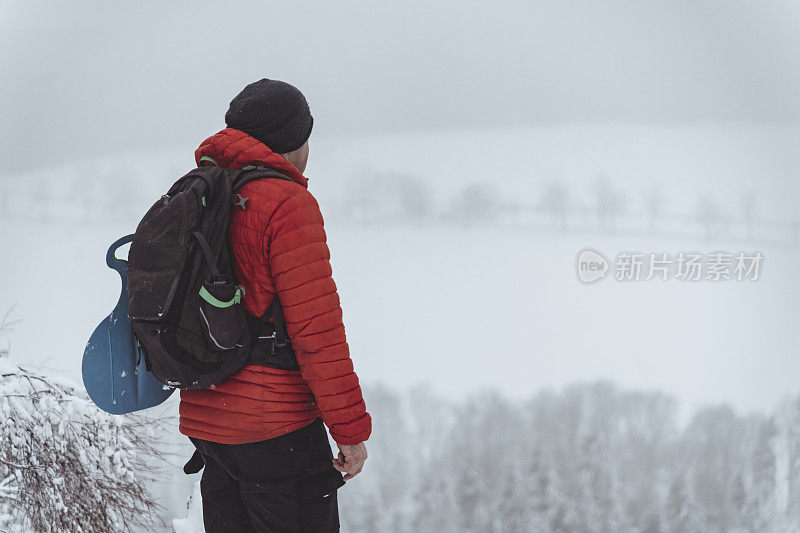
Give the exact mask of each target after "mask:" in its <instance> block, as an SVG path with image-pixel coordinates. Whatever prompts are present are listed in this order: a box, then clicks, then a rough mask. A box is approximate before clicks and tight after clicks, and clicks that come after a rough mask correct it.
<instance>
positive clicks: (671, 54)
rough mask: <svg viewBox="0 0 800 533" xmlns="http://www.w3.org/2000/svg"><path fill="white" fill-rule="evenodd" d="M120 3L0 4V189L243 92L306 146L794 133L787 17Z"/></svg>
mask: <svg viewBox="0 0 800 533" xmlns="http://www.w3.org/2000/svg"><path fill="white" fill-rule="evenodd" d="M133 4H134V3H121V2H80V1H74V2H38V1H36V2H34V1H25V2H22V1H19V2H10V1H5V2H3V3H2V4H0V42H1V43H2V44H1V45H0V69H1V70H0V72H2V81H1V82H0V150H2V153H1V154H0V155H2V161H3V167H4V170H2V171H0V175H8V174H9V172H10V171H14V170H17V169H21V168H23V167H29V166H39V165H48V164H57V163H59V162H63V161H67V160H71V159H76V158H83V157H94V156H98V155H102V154H107V153H110V152H119V151H137V150H157V149H160V148H172V147H175V146H194V145H196V144H198V143H199V142H200V141H201V140H202V139H203V138H205V137H207V136H208V135H210V134H212V133H214V132H216V131H217V130H219V129H221V128H222V127H224V123H223V117H224V113H225V111H226V109H227V104H228V102H229V101H230V99H231V98H232V97H233V96H234V95H235V94H236V93H237V92H238V91H239V90H240V89H241V88H242V87H243V86H244V85H245V84H247V83H249V82H251V81H254V80H256V79H259V78H261V77H270V78H277V79H284V80H286V81H289V82H291V83H293V84H295V85H297V86H298V87H299V88H300V89H301V90H302V91H303V92H304V93H305V94H306V96H307V97H308V100H309V102H310V105H311V109H312V113H313V114H314V117H315V132H314V136H315V137H316V138H320V137H322V138H324V137H326V136H327V137H331V136H340V135H352V134H357V135H364V134H369V135H372V134H375V135H380V134H382V133H387V132H394V131H400V130H406V131H407V130H430V129H450V128H465V127H468V128H473V127H486V126H492V127H503V126H518V125H528V124H530V125H536V124H542V123H552V122H565V121H566V122H574V121H590V122H598V121H599V122H605V121H623V122H625V121H634V122H647V123H661V122H663V123H686V122H696V121H706V120H710V121H745V122H771V123H774V122H798V121H800V103H798V99H797V94H800V69H798V67H800V46H798V37H797V36H796V35H797V33H798V32H797V27H798V24H800V4H798V3H794V4H792V3H791V2H770V3H762V2H748V3H745V2H727V1H725V2H723V1H709V0H706V1H702V2H688V1H670V2H658V3H656V2H635V1H619V0H613V1H604V2H594V1H579V2H569V3H567V2H557V1H550V2H540V1H525V0H519V1H514V0H503V1H495V2H473V1H465V0H459V1H451V0H448V1H438V2H430V1H419V0H404V1H403V2H397V1H392V2H389V1H387V2H356V1H352V0H344V1H337V2H322V1H318V2H289V1H283V2H226V3H222V2H136V3H135V4H136V5H133ZM315 137H312V143H313V140H314V138H315ZM432 148H433V147H432Z"/></svg>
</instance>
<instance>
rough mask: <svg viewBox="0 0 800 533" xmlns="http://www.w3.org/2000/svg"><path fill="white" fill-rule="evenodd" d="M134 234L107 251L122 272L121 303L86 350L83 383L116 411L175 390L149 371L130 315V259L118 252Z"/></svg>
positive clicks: (132, 408) (111, 262)
mask: <svg viewBox="0 0 800 533" xmlns="http://www.w3.org/2000/svg"><path fill="white" fill-rule="evenodd" d="M132 240H133V235H127V236H125V237H122V238H121V239H119V240H118V241H117V242H115V243H114V244H112V245H111V247H110V248H109V249H108V253H106V264H108V266H109V267H110V268H113V269H114V270H116V271H117V272H119V275H120V277H121V278H122V293H121V294H120V296H119V301H118V302H117V306H116V307H115V308H114V310H113V311H111V314H110V315H108V316H107V317H106V318H105V319H104V320H103V321H102V322H100V325H99V326H97V328H96V329H95V330H94V333H92V336H91V337H90V338H89V343H88V344H87V345H86V350H85V351H84V352H83V367H82V370H83V385H84V386H85V387H86V392H87V393H89V398H91V399H92V401H93V402H94V403H95V404H96V405H97V406H98V407H99V408H100V409H102V410H103V411H106V412H107V413H111V414H112V415H122V414H125V413H132V412H134V411H139V410H141V409H147V408H148V407H153V406H156V405H158V404H160V403H162V402H163V401H164V400H166V399H167V398H169V396H170V394H172V392H173V391H174V390H175V389H173V388H171V387H167V386H165V385H164V384H162V383H161V382H160V381H158V380H157V379H156V378H155V376H153V374H151V373H150V372H148V371H147V369H146V367H145V362H144V357H143V356H141V355H140V353H141V352H140V350H139V347H138V342H137V341H136V338H135V337H134V336H133V333H131V320H130V318H128V293H127V285H128V261H126V260H124V259H118V258H117V256H116V255H114V254H115V252H116V251H117V249H118V248H119V247H120V246H122V245H123V244H127V243H129V242H131V241H132Z"/></svg>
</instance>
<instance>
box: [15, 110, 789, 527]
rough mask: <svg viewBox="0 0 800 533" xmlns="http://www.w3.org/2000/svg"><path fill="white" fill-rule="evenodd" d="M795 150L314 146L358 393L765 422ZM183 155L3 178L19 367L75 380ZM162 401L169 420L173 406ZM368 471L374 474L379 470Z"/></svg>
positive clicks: (506, 137) (775, 374)
mask: <svg viewBox="0 0 800 533" xmlns="http://www.w3.org/2000/svg"><path fill="white" fill-rule="evenodd" d="M209 133H211V132H209ZM200 140H202V139H197V141H198V142H199V141H200ZM798 141H800V129H794V128H782V127H772V128H766V127H764V128H754V127H752V126H747V127H744V126H742V127H738V126H730V127H724V126H713V127H712V126H707V125H698V126H696V127H692V128H689V127H685V128H677V127H676V128H666V127H662V128H656V127H643V126H642V127H638V126H581V125H574V126H559V127H541V128H531V129H524V130H517V131H514V130H504V131H471V132H451V133H447V134H444V133H442V134H432V133H428V134H425V135H412V134H408V135H396V136H393V137H383V138H375V139H339V140H326V139H319V140H317V139H312V147H311V151H312V156H311V164H310V167H309V169H308V172H307V174H308V176H309V177H310V189H311V191H312V192H313V193H314V194H315V195H316V196H317V198H318V199H319V201H320V204H321V206H322V209H323V214H325V216H326V221H327V225H326V229H327V231H328V238H329V245H330V247H331V251H332V264H333V268H334V278H335V280H336V282H337V284H338V286H339V289H340V294H341V299H342V307H343V310H344V319H345V324H346V327H347V333H348V339H349V343H350V346H351V351H352V354H353V359H354V363H355V367H356V370H357V372H358V374H359V377H360V379H361V382H362V383H364V384H365V385H366V386H367V387H368V388H369V390H372V391H375V390H381V389H380V388H379V386H380V384H383V385H386V386H388V387H389V388H390V390H392V391H396V394H398V395H400V396H402V395H404V394H407V393H408V391H410V390H412V389H413V387H415V386H417V385H419V384H427V385H429V386H430V387H431V390H432V391H434V393H435V395H436V397H437V398H439V397H441V402H442V406H441V407H442V409H443V410H445V411H448V412H449V409H450V407H448V406H451V405H456V406H461V407H459V409H460V408H464V409H466V408H467V407H466V406H467V405H469V402H472V401H474V398H476V397H477V396H476V395H477V394H479V393H481V392H482V391H487V390H489V391H491V390H502V391H503V393H504V394H505V395H506V396H507V401H508V402H510V403H509V405H512V406H513V409H512V410H519V411H520V412H522V413H523V414H524V416H529V415H531V413H529V412H528V410H529V407H525V406H529V404H528V403H525V402H527V401H528V399H529V398H530V397H531V396H532V395H533V394H535V393H536V392H538V391H541V390H544V389H549V390H552V391H556V392H555V394H561V392H560V391H563V390H567V389H565V387H569V386H570V385H571V384H574V383H576V382H593V381H595V380H597V379H604V380H607V381H610V382H613V383H614V384H616V385H617V386H619V387H621V388H622V389H624V390H636V391H652V393H653V394H657V393H666V394H668V395H670V397H671V398H674V401H675V406H676V410H677V414H676V417H675V420H674V421H675V423H676V424H677V426H678V427H679V428H684V427H691V426H687V424H689V422H690V421H691V420H692V415H693V413H695V412H696V411H697V410H698V409H699V408H700V407H702V406H705V405H707V404H711V403H714V404H716V403H719V402H725V403H728V404H730V405H732V406H733V407H734V408H735V409H736V412H737V413H739V414H736V415H732V416H733V417H734V418H735V417H742V418H741V420H744V419H745V418H746V415H747V414H748V413H751V412H755V413H757V416H760V417H763V419H767V417H769V416H771V415H770V413H774V412H775V409H776V406H778V405H779V404H780V402H781V401H782V400H783V399H784V398H786V397H794V396H796V394H797V392H798V387H797V382H798V376H800V359H798V357H797V346H798V345H800V330H798V328H797V327H796V322H797V311H796V302H797V301H798V300H799V299H800V285H798V283H797V279H798V278H797V272H798V271H800V248H798V246H797V242H796V241H797V237H798V235H797V231H796V229H797V226H796V222H797V221H796V220H795V213H796V212H797V209H796V207H795V206H796V205H797V202H798V201H799V200H800V190H799V189H800V182H798V181H797V180H796V169H798V168H800V161H798V158H800V155H798V153H797V151H796V150H795V149H794V147H795V146H796V145H797V143H798ZM192 149H193V147H187V148H186V149H184V150H181V151H177V150H175V151H173V150H169V151H165V152H162V153H158V154H127V155H119V156H113V157H112V156H109V157H108V158H106V159H104V160H102V161H83V162H78V163H65V164H64V165H63V166H61V167H58V168H49V169H37V168H32V169H31V170H30V171H28V172H26V173H23V174H20V175H13V176H0V250H1V251H2V254H3V260H2V261H0V313H2V312H4V311H5V309H8V308H9V307H10V306H11V305H13V304H15V303H17V304H18V305H17V307H16V309H15V310H14V317H13V318H16V319H20V320H21V323H20V324H18V325H17V326H16V328H15V330H14V332H13V335H12V336H11V338H10V342H11V345H12V353H13V354H14V356H15V357H16V358H17V359H18V360H19V361H21V362H24V363H35V364H40V365H46V366H48V367H50V368H53V369H55V370H56V371H57V372H58V373H60V374H61V375H63V376H64V377H67V378H70V379H72V380H74V381H76V382H79V381H80V374H79V372H80V370H79V369H80V358H81V355H82V353H83V348H84V345H85V343H86V341H87V339H88V336H89V334H90V333H91V331H92V330H93V329H94V327H95V326H96V325H97V323H98V322H99V321H100V320H101V319H102V318H103V317H104V316H105V315H106V314H107V313H108V312H110V310H111V308H112V306H113V305H114V303H115V302H116V299H117V296H118V294H119V280H118V276H117V274H116V273H115V272H112V271H111V270H109V269H108V268H107V267H106V266H105V263H104V255H105V251H106V248H107V246H108V245H109V244H110V243H111V242H113V241H114V240H115V239H117V238H118V237H119V236H121V235H124V234H127V233H131V232H132V231H133V230H134V228H135V225H136V223H137V221H138V219H139V217H140V216H141V214H142V213H143V212H144V210H146V209H147V207H149V205H150V203H152V201H154V199H155V198H158V197H159V196H160V194H162V193H163V191H164V190H165V189H166V188H167V187H168V186H169V184H170V183H171V182H172V181H174V179H176V178H177V177H179V176H180V175H182V174H183V173H185V172H186V171H187V170H188V169H189V168H191V166H192V162H193V160H192ZM487 206H489V207H487ZM654 212H655V213H657V214H658V216H655V217H654V216H653V213H654ZM586 247H590V248H594V249H597V250H599V251H601V252H602V253H604V254H605V255H606V256H607V257H609V258H614V256H616V255H617V254H618V253H620V252H623V251H637V252H642V253H648V252H653V253H659V252H664V253H669V254H673V255H675V254H678V253H679V252H681V251H686V252H691V251H695V252H703V253H710V252H712V251H717V250H722V251H727V252H731V253H736V252H740V251H741V252H747V253H752V252H755V251H759V252H761V254H763V256H764V265H763V271H762V272H761V276H760V278H759V279H758V281H742V282H738V281H724V282H712V281H698V282H681V281H678V280H675V279H670V280H667V281H659V280H651V281H639V282H630V283H624V282H619V281H616V280H614V279H613V276H612V277H611V278H610V279H606V280H604V281H602V282H599V283H597V284H595V285H591V286H586V285H583V284H581V283H580V282H579V281H578V279H577V276H576V271H575V268H576V266H575V261H576V256H577V253H578V251H579V250H581V249H583V248H586ZM76 302H77V303H78V305H77V306H76ZM76 309H79V310H80V311H79V312H76ZM0 342H7V340H6V339H0ZM0 348H2V345H0ZM370 394H372V395H373V396H374V397H378V395H377V394H376V393H374V392H372V393H368V397H367V404H368V407H369V406H370V397H369V395H370ZM393 394H394V393H393ZM536 405H537V406H538V407H540V406H539V405H538V404H536ZM538 407H537V408H538ZM429 408H431V409H432V408H433V407H431V406H429ZM161 409H162V410H161V411H159V413H161V414H162V416H164V417H165V419H166V420H168V421H169V420H170V419H171V417H174V416H175V415H176V403H175V399H172V400H171V401H170V402H168V403H166V404H165V405H164V406H163V407H162V408H161ZM530 409H533V407H530ZM456 410H458V409H456ZM386 416H389V415H386ZM447 416H450V415H447ZM531 416H532V415H531ZM726 416H727V415H726ZM736 420H737V421H739V420H740V418H736ZM409 423H412V422H409ZM488 423H489V422H487V424H488ZM736 423H737V424H738V423H739V422H736ZM742 424H745V422H742ZM509 427H512V426H509ZM737 427H739V426H737ZM748 427H750V426H748ZM476 431H477V430H476ZM570 431H571V430H570ZM787 431H788V430H787ZM617 437H618V435H617V436H615V437H614V438H617ZM167 440H168V441H169V442H170V443H171V444H170V447H171V448H170V450H171V451H172V452H174V457H173V458H172V459H171V461H172V463H174V464H173V465H172V466H173V470H174V472H173V475H172V477H170V478H168V479H169V481H167V482H166V483H165V484H164V485H163V486H161V487H160V488H158V489H157V492H156V494H157V495H159V497H161V496H163V503H164V505H165V506H166V507H167V508H168V510H169V516H168V518H173V517H181V516H183V513H185V505H186V500H187V498H188V496H189V495H190V494H191V491H192V488H193V485H194V481H195V479H193V478H189V477H185V476H183V474H181V473H180V472H179V468H180V466H181V464H182V461H183V460H185V458H188V450H189V448H188V441H186V439H184V438H182V437H181V436H180V435H178V434H177V432H173V434H171V435H170V436H169V437H168V439H167ZM574 442H578V441H574ZM437 445H438V444H437V443H436V442H431V443H430V446H432V447H435V446H437ZM577 445H578V444H576V446H577ZM674 445H675V446H676V447H677V448H674V449H679V450H683V448H680V447H679V444H678V443H674ZM387 453H388V452H387ZM565 453H566V452H565ZM576 453H577V452H576ZM371 456H372V454H371ZM781 457H783V456H781ZM431 461H433V462H431V463H426V464H429V465H430V466H431V467H432V468H433V467H437V468H438V466H437V465H438V463H437V462H436V460H435V458H431ZM377 463H378V461H377V460H376V464H377ZM665 464H666V465H667V466H664V465H665ZM439 466H441V465H439ZM623 466H624V465H623ZM621 467H622V466H621ZM661 467H663V468H668V467H669V463H663V464H661V466H660V468H661ZM442 468H444V467H443V466H442ZM776 468H777V467H776ZM368 469H369V467H368ZM368 469H367V470H365V478H366V479H371V478H369V477H368V476H378V477H376V478H372V479H373V481H371V482H369V483H372V482H375V483H377V482H378V479H379V478H380V479H383V478H382V477H380V476H383V475H384V474H385V475H391V473H386V472H381V473H378V472H375V473H373V474H369V473H368V472H367V471H368ZM448 472H450V473H449V474H448V476H449V475H450V474H452V473H453V472H452V471H450V470H448ZM561 474H563V475H564V476H573V475H578V474H576V473H575V472H566V471H562V472H561ZM748 475H749V474H748ZM570 479H572V478H570ZM615 479H625V478H615ZM673 481H674V480H673ZM381 482H383V481H381ZM443 482H444V483H450V482H452V479H450V478H447V479H445V480H444V481H443ZM658 486H659V487H662V488H663V487H669V486H670V485H669V483H668V482H666V485H658ZM715 486H716V485H715ZM724 486H728V485H724ZM748 486H749V485H748ZM357 487H358V485H357V484H355V483H354V484H352V485H351V486H348V487H346V488H345V489H343V494H345V495H346V494H348V493H349V492H353V494H354V496H353V498H354V499H355V498H357V495H356V492H357ZM679 488H680V487H679ZM425 490H429V491H435V490H437V489H436V487H432V486H427V487H426V489H425ZM676 490H678V489H676ZM780 490H783V489H780ZM780 490H779V491H778V493H777V494H778V496H775V497H783V496H781V494H782V493H781V492H780ZM786 490H788V489H786ZM358 497H360V496H358ZM664 501H666V500H664ZM706 503H708V502H706ZM348 505H349V504H348ZM708 505H711V504H710V503H709V504H708ZM344 508H346V507H345V504H343V509H344ZM403 516H405V517H406V518H408V517H411V516H412V515H410V514H406V515H403ZM404 519H405V518H404ZM351 525H352V527H353V529H352V530H353V531H359V529H357V526H356V525H354V524H351ZM425 527H428V526H425ZM362 530H363V529H362Z"/></svg>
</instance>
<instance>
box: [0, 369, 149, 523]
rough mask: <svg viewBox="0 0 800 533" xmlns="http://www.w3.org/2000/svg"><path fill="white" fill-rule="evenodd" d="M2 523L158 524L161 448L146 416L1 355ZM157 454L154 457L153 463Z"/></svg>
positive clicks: (0, 455) (0, 520)
mask: <svg viewBox="0 0 800 533" xmlns="http://www.w3.org/2000/svg"><path fill="white" fill-rule="evenodd" d="M0 376H2V377H0V417H1V418H2V419H3V420H4V423H3V425H2V429H0V479H2V480H3V481H2V482H0V528H5V529H7V530H8V531H34V532H50V531H82V532H87V533H90V532H104V533H106V532H112V531H129V530H131V529H133V528H134V527H137V526H145V527H147V526H151V525H152V524H153V523H154V521H155V519H156V518H155V515H154V513H153V511H154V510H155V508H156V503H155V501H154V500H153V499H152V498H151V497H150V495H149V494H148V493H147V490H146V484H145V476H147V475H148V474H149V473H151V470H152V469H151V468H149V467H148V462H151V460H152V458H154V457H157V456H158V454H157V452H156V450H155V449H154V439H153V437H152V435H153V432H152V431H147V429H148V428H147V427H145V422H144V420H143V419H140V418H136V417H117V416H113V415H109V414H106V413H104V412H102V411H100V410H99V409H97V408H96V407H95V406H94V405H93V404H92V403H91V401H90V400H89V399H88V398H87V397H86V394H85V393H84V392H83V391H81V390H79V389H76V388H73V387H70V386H68V385H66V384H63V383H60V382H59V381H58V380H49V379H47V378H45V377H43V376H40V375H37V374H36V373H34V372H30V371H28V370H24V369H22V368H19V367H17V366H15V365H13V364H12V363H11V361H10V360H9V359H0ZM148 459H150V461H148Z"/></svg>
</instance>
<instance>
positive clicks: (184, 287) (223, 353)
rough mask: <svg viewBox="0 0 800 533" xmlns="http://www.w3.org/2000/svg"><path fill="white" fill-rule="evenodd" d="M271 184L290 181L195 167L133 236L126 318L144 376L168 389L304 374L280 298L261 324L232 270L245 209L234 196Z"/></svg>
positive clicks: (263, 171)
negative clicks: (239, 215) (235, 214)
mask: <svg viewBox="0 0 800 533" xmlns="http://www.w3.org/2000/svg"><path fill="white" fill-rule="evenodd" d="M264 178H273V179H283V180H289V181H292V180H291V179H290V178H288V177H286V176H284V175H282V174H280V173H278V172H276V171H274V170H272V169H268V168H264V167H253V166H249V167H245V168H244V169H242V170H237V169H229V168H220V167H216V166H205V167H200V168H197V169H195V170H192V171H191V172H189V173H188V174H186V175H185V176H183V177H182V178H180V179H179V180H178V181H176V182H175V183H174V184H173V185H172V187H170V189H169V191H167V194H165V195H164V196H162V197H161V199H159V200H158V201H157V202H156V203H155V204H154V205H153V207H151V208H150V210H149V211H148V212H147V214H145V216H144V218H142V220H141V222H140V223H139V226H138V227H137V228H136V233H135V235H134V238H133V242H132V243H131V248H130V251H129V252H128V315H129V316H130V318H131V321H132V324H133V325H132V330H133V334H134V336H135V337H136V339H137V341H138V343H139V347H140V349H141V351H140V354H142V355H144V357H145V363H146V365H147V369H148V370H150V371H151V372H152V373H153V374H154V375H155V376H156V378H158V379H159V380H160V381H161V382H163V383H165V384H166V385H169V386H171V387H176V388H180V389H203V388H207V387H210V386H212V385H215V384H217V383H219V382H221V381H222V380H224V379H225V378H227V377H229V376H230V375H232V374H233V373H235V372H236V371H237V370H239V369H241V368H242V367H243V366H244V365H245V364H247V363H257V364H263V365H267V366H272V367H276V368H285V369H289V370H299V367H298V365H297V359H296V357H295V354H294V351H293V349H292V347H291V343H290V341H289V338H288V335H287V333H286V328H285V324H284V320H283V312H282V309H281V306H280V301H279V300H278V296H277V294H276V295H275V298H274V300H273V303H272V305H271V306H270V308H269V309H268V310H267V311H266V313H265V314H264V315H263V316H261V317H253V316H251V315H248V314H247V313H246V312H245V310H244V308H243V307H242V304H241V300H242V297H243V296H244V289H243V287H241V286H240V285H238V284H237V280H236V279H235V276H234V272H233V268H232V265H231V251H230V247H229V243H228V223H229V219H230V215H231V208H232V206H233V205H238V206H240V207H241V208H244V209H247V200H248V198H244V197H242V196H241V195H239V194H236V192H237V191H238V189H239V188H240V187H241V186H243V185H244V184H245V183H247V182H250V181H252V180H257V179H264ZM270 318H271V319H272V321H270Z"/></svg>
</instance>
